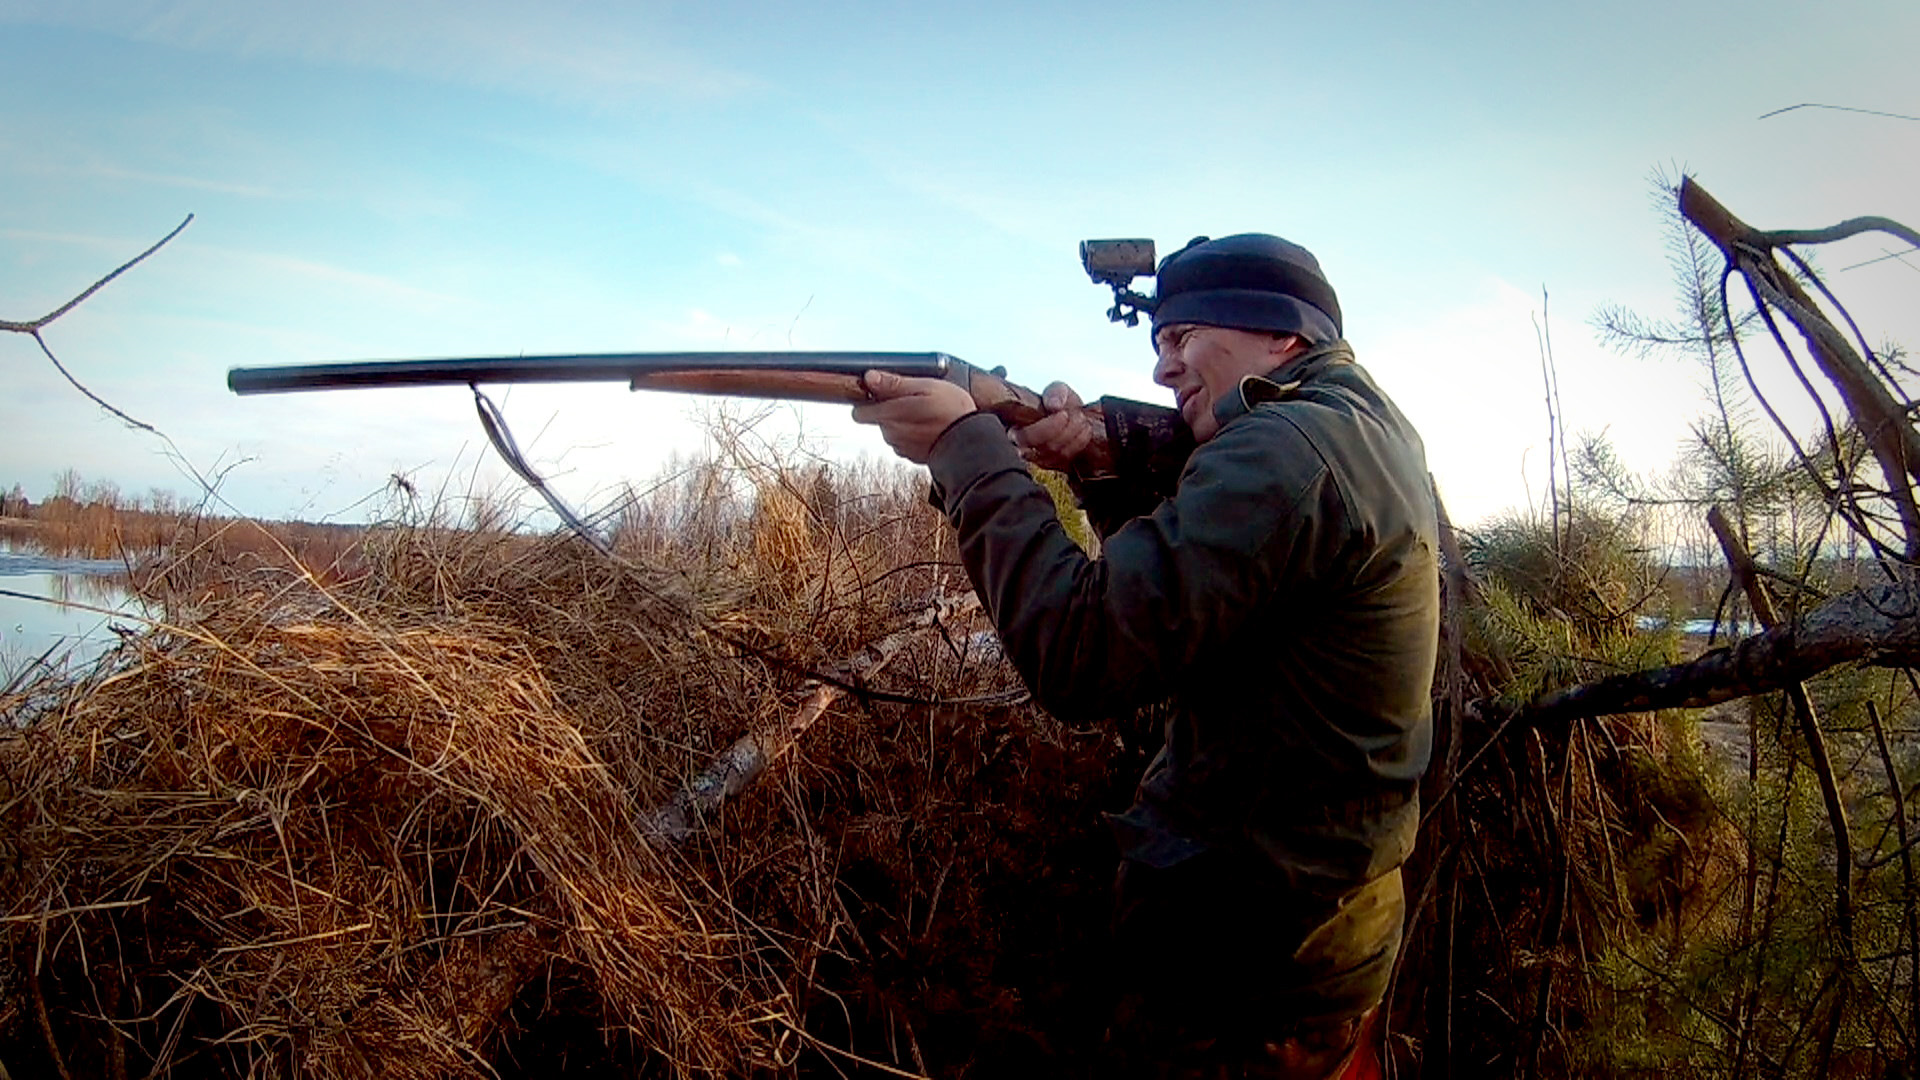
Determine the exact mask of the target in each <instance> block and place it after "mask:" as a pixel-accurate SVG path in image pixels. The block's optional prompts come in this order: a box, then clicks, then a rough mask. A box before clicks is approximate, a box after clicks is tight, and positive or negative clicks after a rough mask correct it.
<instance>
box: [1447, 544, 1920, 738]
mask: <svg viewBox="0 0 1920 1080" xmlns="http://www.w3.org/2000/svg"><path fill="white" fill-rule="evenodd" d="M1856 662H1858V663H1864V664H1871V665H1874V666H1879V667H1912V666H1920V586H1917V585H1916V583H1915V582H1914V580H1913V577H1912V575H1911V574H1910V573H1903V575H1902V576H1901V577H1900V578H1899V579H1898V580H1896V581H1894V582H1893V583H1891V584H1888V585H1880V586H1876V587H1873V588H1869V589H1860V590H1857V591H1854V592H1850V593H1844V594H1842V595H1840V596H1837V597H1834V598H1833V599H1831V600H1828V601H1827V602H1826V603H1823V604H1821V605H1820V606H1818V607H1816V608H1814V609H1813V610H1812V611H1809V612H1807V613H1806V614H1805V615H1804V616H1802V617H1801V618H1800V619H1799V620H1798V621H1796V622H1791V623H1785V624H1783V625H1780V626H1776V627H1774V628H1773V629H1771V630H1767V631H1765V632H1764V633H1760V634H1755V635H1754V636H1752V637H1749V638H1744V639H1742V640H1740V641H1738V642H1735V643H1734V644H1732V645H1728V646H1726V647H1723V648H1719V649H1715V650H1713V651H1711V652H1708V653H1705V654H1703V655H1702V656H1700V657H1699V658H1698V659H1695V660H1692V661H1689V662H1687V663H1684V664H1675V665H1673V666H1671V667H1664V668H1654V669H1651V670H1647V671H1634V672H1629V673H1626V674H1622V675H1614V676H1611V677H1609V678H1605V679H1601V680H1599V681H1597V682H1591V683H1583V684H1581V685H1579V686H1569V687H1566V688H1564V689H1560V690H1555V691H1552V692H1550V693H1546V694H1542V695H1541V696H1539V697H1537V698H1535V699H1534V700H1533V701H1532V702H1529V703H1528V704H1527V705H1525V706H1524V707H1523V708H1522V709H1520V710H1519V711H1518V714H1517V715H1516V716H1515V719H1518V720H1522V721H1524V722H1527V723H1532V724H1542V723H1549V722H1553V721H1561V720H1575V719H1580V718H1583V717H1593V716H1608V715H1611V714H1613V713H1623V712H1643V711H1646V710H1649V709H1681V708H1687V709H1698V708H1705V707H1706V706H1708V705H1717V704H1719V703H1720V702H1723V701H1732V700H1734V699H1735V698H1743V697H1750V696H1752V695H1754V694H1764V693H1768V692H1771V691H1775V690H1784V689H1785V688H1786V687H1788V686H1790V685H1792V684H1793V683H1796V682H1800V681H1802V680H1805V679H1809V678H1812V677H1813V676H1815V675H1818V674H1820V673H1821V672H1824V671H1827V670H1829V669H1831V668H1835V667H1838V666H1840V665H1841V664H1848V663H1856ZM1483 711H1486V710H1483ZM1492 711H1496V712H1497V711H1501V710H1498V709H1494V710H1492Z"/></svg>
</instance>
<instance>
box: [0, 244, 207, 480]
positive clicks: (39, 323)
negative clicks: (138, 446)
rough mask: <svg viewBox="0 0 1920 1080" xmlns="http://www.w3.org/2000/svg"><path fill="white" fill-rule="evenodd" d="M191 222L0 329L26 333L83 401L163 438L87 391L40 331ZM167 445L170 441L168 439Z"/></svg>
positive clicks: (5, 321)
mask: <svg viewBox="0 0 1920 1080" xmlns="http://www.w3.org/2000/svg"><path fill="white" fill-rule="evenodd" d="M192 222H193V215H192V214H188V215H187V216H186V220H184V221H182V222H180V224H178V225H175V226H174V227H173V231H172V232H170V233H168V234H167V235H165V236H163V237H161V238H160V239H159V241H158V242H157V243H155V244H154V245H153V246H152V247H150V248H148V249H147V250H145V251H143V252H141V253H140V254H138V255H135V256H134V257H133V258H131V259H128V260H127V261H126V262H124V263H121V264H120V265H119V266H118V267H117V268H115V269H114V271H113V272H112V273H110V274H108V275H107V276H106V277H103V278H101V279H100V280H99V281H96V282H94V283H93V284H91V285H89V286H87V287H86V288H85V289H83V290H81V292H80V294H79V295H77V296H75V297H74V298H73V299H71V300H69V301H67V302H66V303H64V304H61V305H60V306H59V307H57V308H54V309H53V310H52V311H49V312H47V313H46V314H45V315H42V316H40V317H39V318H37V319H28V320H26V321H24V322H19V321H15V320H12V319H0V330H6V331H10V332H12V333H15V334H26V335H28V336H29V337H31V338H33V343H34V344H36V345H38V346H40V351H41V352H42V353H43V354H45V355H46V358H47V359H48V360H50V361H52V363H53V367H54V370H56V371H58V372H59V373H60V375H61V376H62V377H63V378H65V379H66V380H67V382H68V383H69V384H71V385H72V386H73V388H74V389H75V390H78V391H80V392H81V393H82V394H84V395H86V397H87V400H89V401H91V402H93V403H94V404H95V405H98V406H100V407H101V408H103V409H105V410H107V411H108V412H110V413H112V414H113V415H114V416H116V417H118V418H119V419H120V421H121V422H122V423H124V424H126V425H127V426H129V427H135V428H139V429H140V430H141V431H145V432H149V433H151V434H154V435H159V436H160V437H161V438H163V439H165V438H166V436H165V435H164V434H162V433H161V431H160V429H158V428H156V427H154V426H153V425H152V424H149V423H146V422H144V421H141V420H135V419H134V418H133V417H131V416H128V415H127V414H126V413H124V412H122V411H121V410H120V409H118V408H116V407H114V406H113V405H112V404H109V403H108V402H107V400H106V399H105V398H103V397H101V396H100V395H99V394H96V393H94V392H93V391H92V390H89V389H88V388H87V387H86V384H84V383H82V382H81V381H80V380H79V379H77V378H75V377H74V375H73V372H71V371H68V370H67V366H66V365H65V364H63V363H61V362H60V358H59V357H57V356H55V355H54V354H53V349H52V348H50V347H49V346H48V345H47V339H46V338H44V337H42V336H41V335H40V331H42V330H44V329H46V328H47V326H48V324H50V323H52V322H53V321H54V320H55V319H58V318H59V317H60V316H62V315H65V314H66V313H67V312H69V311H72V310H73V309H74V308H76V307H79V306H80V305H81V303H82V302H84V301H85V300H86V299H87V298H88V297H89V296H92V295H93V294H94V293H97V292H99V291H100V290H101V289H103V288H105V287H106V286H107V283H108V282H110V281H112V280H113V279H114V278H117V277H119V276H120V275H121V274H124V273H126V272H127V271H129V270H131V269H133V268H134V267H136V266H138V265H140V264H141V263H142V262H144V261H146V258H147V256H149V255H152V254H153V253H154V252H156V251H159V250H160V249H161V248H163V247H165V246H167V241H169V240H172V239H173V238H174V237H176V236H179V235H180V233H181V230H183V229H185V228H186V227H187V226H188V225H189V224H192ZM168 444H169V445H171V444H172V441H171V440H168Z"/></svg>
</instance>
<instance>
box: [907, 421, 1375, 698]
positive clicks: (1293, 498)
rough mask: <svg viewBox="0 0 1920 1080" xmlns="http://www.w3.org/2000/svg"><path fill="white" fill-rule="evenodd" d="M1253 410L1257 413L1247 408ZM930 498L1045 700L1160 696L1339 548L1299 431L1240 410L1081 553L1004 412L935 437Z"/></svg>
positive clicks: (1315, 461)
mask: <svg viewBox="0 0 1920 1080" xmlns="http://www.w3.org/2000/svg"><path fill="white" fill-rule="evenodd" d="M1250 419H1251V418H1250ZM929 465H930V466H931V468H932V470H933V477H934V496H935V501H936V502H937V503H938V504H939V505H941V506H942V508H943V509H944V510H945V512H946V514H947V517H948V519H949V520H951V521H952V522H953V525H954V528H955V530H956V532H957V533H958V536H959V546H960V558H961V561H962V562H963V563H964V564H965V566H966V569H967V574H968V576H969V577H970V578H971V579H972V581H973V584H974V588H975V590H976V591H977V592H978V593H979V594H980V598H981V600H982V602H983V603H985V605H986V607H987V610H988V612H989V613H990V614H991V616H992V618H993V622H994V626H995V627H996V628H997V629H998V631H999V633H1000V638H1001V641H1002V642H1003V644H1004V645H1005V647H1006V650H1007V655H1008V657H1009V658H1010V659H1011V660H1012V661H1013V663H1014V666H1015V667H1016V668H1017V669H1018V670H1019V672H1020V674H1021V677H1022V678H1024V679H1025V680H1026V682H1027V686H1028V688H1029V689H1030V690H1032V691H1033V694H1034V696H1035V698H1036V699H1038V700H1039V702H1040V703H1041V705H1043V706H1044V707H1045V708H1046V709H1047V710H1048V711H1049V712H1052V713H1053V714H1054V715H1056V716H1060V717H1063V718H1081V719H1094V718H1099V717H1104V716H1110V715H1113V714H1115V713H1117V712H1121V711H1125V710H1130V709H1132V708H1134V707H1137V706H1139V705H1142V704H1146V703H1150V702H1153V701H1157V700H1160V699H1162V698H1164V697H1166V696H1167V695H1168V693H1169V692H1170V691H1171V690H1172V689H1174V687H1175V686H1176V685H1177V684H1178V682H1179V681H1180V679H1181V677H1182V675H1183V673H1186V672H1189V671H1190V670H1192V669H1193V667H1194V666H1195V664H1196V661H1197V660H1198V659H1199V658H1201V657H1204V656H1207V655H1209V654H1210V653H1211V652H1212V651H1213V650H1215V649H1216V648H1217V647H1218V646H1219V645H1220V644H1221V643H1222V642H1223V641H1227V640H1230V639H1232V638H1233V637H1234V636H1235V635H1236V634H1237V633H1238V632H1239V630H1240V629H1241V628H1242V627H1243V626H1244V625H1245V624H1246V622H1247V621H1248V620H1249V619H1251V618H1254V617H1255V616H1256V615H1257V614H1259V613H1260V612H1261V611H1262V609H1264V608H1266V607H1267V606H1268V603H1267V602H1268V600H1269V599H1270V598H1272V597H1273V596H1274V595H1275V594H1276V593H1277V592H1278V591H1280V590H1282V589H1289V588H1292V589H1300V588H1309V587H1310V579H1311V577H1312V575H1311V574H1310V572H1309V571H1308V568H1309V567H1310V566H1312V565H1313V564H1314V563H1316V562H1319V561H1322V560H1324V559H1326V558H1328V557H1329V553H1330V552H1331V551H1332V550H1334V548H1335V547H1337V545H1338V542H1339V541H1338V533H1339V528H1340V526H1339V519H1340V518H1341V517H1342V515H1341V514H1340V512H1339V496H1338V494H1337V491H1336V490H1335V488H1334V485H1332V484H1331V483H1329V481H1328V478H1327V474H1326V468H1325V466H1324V464H1322V463H1321V461H1320V460H1319V458H1318V456H1317V455H1316V454H1315V452H1314V451H1313V449H1312V448H1311V446H1309V445H1308V444H1307V443H1306V442H1305V440H1304V439H1303V438H1301V437H1299V436H1298V434H1297V432H1295V430H1294V428H1293V427H1292V426H1291V425H1289V424H1286V423H1284V422H1281V423H1258V422H1255V423H1247V422H1242V423H1238V424H1234V425H1231V426H1230V427H1228V428H1226V429H1224V430H1223V431H1222V432H1221V433H1220V435H1219V436H1217V437H1216V438H1214V439H1213V440H1211V441H1210V442H1208V443H1207V444H1206V445H1205V446H1203V447H1201V448H1200V449H1198V450H1196V451H1195V452H1194V453H1193V454H1192V456H1191V457H1190V458H1189V459H1188V462H1187V467H1186V470H1185V472H1184V473H1183V474H1182V476H1181V478H1180V482H1179V487H1178V490H1177V491H1176V492H1175V493H1174V495H1173V497H1172V498H1170V499H1167V500H1165V501H1163V502H1162V503H1160V505H1159V506H1158V507H1157V508H1156V509H1155V510H1154V511H1153V513H1152V514H1151V515H1149V516H1147V517H1143V518H1136V519H1135V520H1133V521H1131V522H1129V523H1128V524H1127V525H1125V526H1124V527H1123V528H1121V529H1120V530H1119V531H1117V532H1115V533H1114V534H1113V535H1112V536H1110V537H1108V538H1107V540H1106V542H1105V544H1104V545H1103V555H1102V557H1101V558H1100V559H1093V560H1090V559H1088V558H1087V557H1086V556H1085V555H1084V554H1083V553H1082V552H1081V551H1080V549H1079V548H1078V547H1077V546H1076V545H1075V544H1074V543H1073V541H1072V540H1071V539H1070V538H1068V536H1067V535H1066V533H1065V531H1064V530H1063V529H1062V528H1061V527H1060V524H1059V521H1058V519H1057V518H1056V517H1055V515H1054V510H1053V505H1052V503H1051V501H1050V500H1049V498H1048V496H1047V494H1046V493H1045V491H1044V490H1042V489H1041V488H1040V487H1039V485H1038V484H1036V483H1035V482H1034V481H1033V479H1032V477H1031V476H1030V475H1028V473H1027V471H1026V467H1025V463H1024V462H1022V461H1021V459H1020V456H1019V454H1018V453H1017V452H1016V451H1015V450H1014V449H1013V448H1012V446H1011V445H1009V444H1008V441H1007V439H1006V437H1005V434H1004V431H1003V430H1002V428H1001V426H1000V423H999V421H998V420H996V419H994V418H993V417H991V416H985V415H982V416H977V417H974V418H970V419H967V420H964V421H962V422H961V423H959V424H956V425H955V426H954V427H953V428H952V429H950V430H949V431H948V432H947V434H946V435H945V436H943V437H942V439H941V440H940V442H939V444H937V445H936V446H935V447H934V452H933V456H932V460H931V461H930V462H929Z"/></svg>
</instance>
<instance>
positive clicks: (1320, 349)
mask: <svg viewBox="0 0 1920 1080" xmlns="http://www.w3.org/2000/svg"><path fill="white" fill-rule="evenodd" d="M1351 363H1353V348H1352V347H1351V346H1349V345H1348V344H1347V343H1346V342H1345V341H1329V342H1327V343H1325V344H1323V345H1315V346H1314V347H1313V348H1311V349H1308V350H1307V351H1306V352H1303V353H1301V354H1300V355H1299V356H1296V357H1294V358H1293V359H1292V360H1289V361H1287V362H1286V363H1284V364H1281V365H1280V366H1279V367H1277V368H1274V369H1273V370H1272V371H1269V372H1267V373H1266V374H1265V375H1248V376H1247V377H1246V378H1243V379H1241V380H1240V386H1239V388H1238V391H1237V392H1235V393H1232V394H1228V395H1227V396H1226V397H1224V398H1222V399H1221V400H1219V401H1216V402H1214V403H1213V419H1214V422H1215V423H1216V424H1218V425H1219V426H1220V427H1226V426H1227V424H1228V423H1230V422H1232V421H1234V420H1238V419H1239V418H1240V417H1242V416H1245V415H1246V414H1247V413H1249V412H1252V411H1253V410H1254V408H1255V407H1256V406H1259V405H1265V404H1266V403H1267V402H1270V401H1285V400H1287V399H1288V398H1290V397H1292V396H1293V395H1294V393H1295V392H1296V391H1298V390H1299V389H1300V387H1301V386H1302V385H1304V384H1306V383H1308V382H1311V381H1313V380H1314V379H1315V378H1318V377H1319V376H1320V374H1321V373H1322V372H1325V371H1326V370H1327V369H1328V368H1332V367H1337V366H1339V365H1342V364H1351Z"/></svg>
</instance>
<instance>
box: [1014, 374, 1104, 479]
mask: <svg viewBox="0 0 1920 1080" xmlns="http://www.w3.org/2000/svg"><path fill="white" fill-rule="evenodd" d="M1040 402H1041V404H1043V405H1045V406H1046V409H1047V414H1048V415H1047V418H1046V419H1044V420H1036V421H1034V422H1033V423H1031V424H1028V425H1027V426H1026V427H1023V428H1016V429H1014V432H1013V441H1014V445H1016V446H1018V447H1019V448H1020V456H1021V457H1024V458H1026V459H1027V460H1028V461H1030V462H1032V463H1033V464H1035V465H1038V466H1040V467H1041V468H1043V469H1053V470H1055V471H1056V472H1065V471H1066V469H1067V467H1068V466H1069V465H1070V464H1072V462H1073V459H1074V458H1077V457H1079V456H1080V454H1081V453H1082V452H1083V451H1085V450H1086V448H1087V447H1088V446H1090V445H1092V443H1093V439H1094V435H1095V433H1096V432H1095V429H1096V428H1098V427H1100V422H1099V421H1097V420H1095V419H1094V418H1093V417H1091V416H1089V415H1087V411H1086V406H1085V403H1083V402H1082V401H1081V400H1080V395H1079V394H1076V393H1074V392H1073V387H1071V386H1068V385H1067V384H1066V383H1063V382H1057V383H1052V384H1050V385H1049V386H1048V387H1047V389H1046V390H1045V392H1043V393H1042V394H1041V395H1040ZM1101 434H1104V432H1101Z"/></svg>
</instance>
